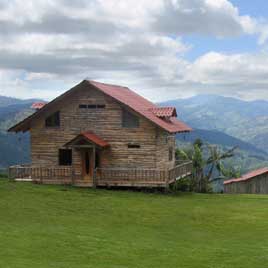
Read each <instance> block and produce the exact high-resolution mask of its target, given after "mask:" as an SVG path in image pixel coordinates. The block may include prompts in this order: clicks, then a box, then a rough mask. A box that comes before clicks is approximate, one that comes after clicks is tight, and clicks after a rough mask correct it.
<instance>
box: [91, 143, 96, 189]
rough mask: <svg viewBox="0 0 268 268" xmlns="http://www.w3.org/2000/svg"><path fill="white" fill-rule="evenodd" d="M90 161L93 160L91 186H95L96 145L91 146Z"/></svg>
mask: <svg viewBox="0 0 268 268" xmlns="http://www.w3.org/2000/svg"><path fill="white" fill-rule="evenodd" d="M92 158H93V159H92V161H93V188H96V187H97V183H96V166H95V164H96V146H93V157H92Z"/></svg>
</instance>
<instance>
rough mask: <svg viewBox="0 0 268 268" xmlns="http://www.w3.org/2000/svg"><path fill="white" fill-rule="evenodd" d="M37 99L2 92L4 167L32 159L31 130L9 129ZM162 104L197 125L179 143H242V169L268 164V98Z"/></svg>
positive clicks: (0, 144) (206, 98) (205, 97)
mask: <svg viewBox="0 0 268 268" xmlns="http://www.w3.org/2000/svg"><path fill="white" fill-rule="evenodd" d="M36 101H40V100H36V99H28V100H20V99H15V98H9V97H3V96H0V168H1V167H7V166H8V165H13V164H18V163H26V162H29V161H30V157H29V136H28V134H27V133H26V134H10V133H9V134H7V132H6V130H7V129H8V128H9V127H10V126H11V125H13V124H15V123H16V122H18V121H20V120H22V119H23V118H25V117H26V116H28V115H30V114H31V113H33V110H32V109H31V108H30V107H31V105H32V103H33V102H36ZM160 105H162V106H175V107H176V109H177V113H178V118H179V119H182V120H183V121H184V122H186V123H187V124H188V125H190V126H191V127H192V128H193V129H194V131H193V132H192V133H188V134H180V135H177V140H178V143H179V144H189V143H192V142H193V141H194V140H195V139H196V138H201V139H202V140H203V141H204V142H207V143H210V144H217V145H219V146H220V147H221V148H230V147H233V146H238V147H239V151H238V152H237V154H236V158H235V159H234V160H232V161H233V162H235V164H236V165H237V166H241V168H242V170H247V169H252V168H255V167H259V166H264V165H268V143H266V140H267V138H268V102H266V101H262V100H260V101H252V102H247V101H243V100H238V99H234V98H227V97H222V96H218V95H198V96H195V97H192V98H188V99H178V100H170V101H166V102H163V103H160ZM182 146H183V145H182Z"/></svg>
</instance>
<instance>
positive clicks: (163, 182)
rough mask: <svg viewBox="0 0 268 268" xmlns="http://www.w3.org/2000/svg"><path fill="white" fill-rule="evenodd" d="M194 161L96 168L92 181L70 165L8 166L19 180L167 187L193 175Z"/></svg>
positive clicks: (13, 176) (78, 184) (89, 185)
mask: <svg viewBox="0 0 268 268" xmlns="http://www.w3.org/2000/svg"><path fill="white" fill-rule="evenodd" d="M191 173H192V162H191V161H188V162H179V163H178V162H177V165H175V167H174V168H172V169H169V170H160V169H134V168H133V169H128V168H126V169H124V168H97V169H95V172H94V177H93V180H92V181H83V180H82V178H81V175H77V174H75V172H74V169H73V168H72V167H71V166H70V167H57V168H54V167H53V168H47V167H34V166H30V165H18V166H12V167H10V168H9V178H10V179H13V180H17V181H32V182H33V183H39V184H64V185H74V186H78V187H93V186H96V187H97V186H106V187H113V186H123V187H152V188H153V187H167V186H168V185H169V184H172V183H174V182H175V181H176V180H179V179H181V178H184V177H186V176H189V175H191Z"/></svg>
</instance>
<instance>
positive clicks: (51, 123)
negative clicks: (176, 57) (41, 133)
mask: <svg viewBox="0 0 268 268" xmlns="http://www.w3.org/2000/svg"><path fill="white" fill-rule="evenodd" d="M45 125H46V127H59V126H60V112H59V111H58V112H55V113H54V114H52V115H50V116H49V117H47V118H46V122H45Z"/></svg>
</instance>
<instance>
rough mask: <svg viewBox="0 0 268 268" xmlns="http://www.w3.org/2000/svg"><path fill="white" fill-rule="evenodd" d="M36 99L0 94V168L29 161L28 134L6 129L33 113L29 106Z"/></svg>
mask: <svg viewBox="0 0 268 268" xmlns="http://www.w3.org/2000/svg"><path fill="white" fill-rule="evenodd" d="M36 101H39V100H36V99H29V100H20V99H16V98H9V97H4V96H0V168H2V167H7V166H9V165H14V164H18V163H27V162H29V161H30V157H29V155H30V153H29V135H28V134H27V133H26V134H13V133H7V129H8V128H9V127H10V126H12V125H14V124H15V123H16V122H18V121H20V120H22V119H23V118H25V117H26V116H28V115H30V114H31V113H33V110H32V109H31V108H30V107H31V105H32V103H33V102H36Z"/></svg>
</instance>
